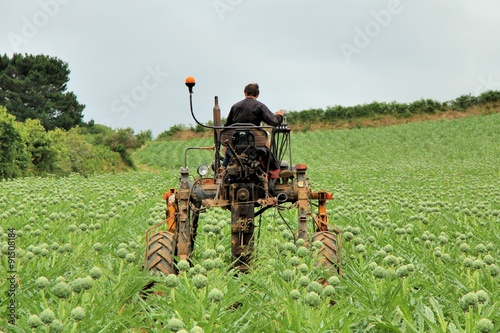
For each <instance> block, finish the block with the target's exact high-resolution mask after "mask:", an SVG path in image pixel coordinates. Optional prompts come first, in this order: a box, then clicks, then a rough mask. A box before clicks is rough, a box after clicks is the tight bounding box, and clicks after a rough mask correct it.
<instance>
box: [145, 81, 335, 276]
mask: <svg viewBox="0 0 500 333" xmlns="http://www.w3.org/2000/svg"><path fill="white" fill-rule="evenodd" d="M186 85H187V86H188V88H189V102H190V109H191V115H192V117H193V119H194V120H195V121H196V122H197V123H198V124H199V125H201V126H203V127H206V128H210V129H211V130H213V133H214V145H213V146H211V147H189V148H187V149H186V151H185V158H184V167H182V168H181V169H180V185H179V188H171V189H170V190H169V191H168V192H167V193H165V196H164V199H165V201H166V204H167V213H166V220H165V221H163V222H162V223H160V224H157V225H155V226H153V227H152V228H150V229H149V230H148V232H147V233H146V255H145V265H146V267H147V268H148V269H149V270H151V271H152V272H162V273H164V274H176V273H177V269H176V261H177V260H188V261H189V259H190V256H191V254H192V251H193V248H194V245H195V240H196V234H197V228H198V220H199V217H200V214H202V213H203V212H205V211H206V210H207V209H210V208H212V207H221V208H223V209H227V210H229V211H230V212H231V234H232V235H231V250H232V260H233V265H234V266H235V267H237V268H239V269H240V270H241V271H246V270H247V269H248V267H249V265H250V263H251V259H252V253H253V249H254V231H255V229H256V228H257V224H256V218H257V217H259V215H261V214H262V213H264V212H265V211H266V210H268V209H270V208H278V209H290V208H297V210H298V228H297V232H296V234H295V239H296V240H297V239H299V238H301V239H303V240H304V241H305V242H304V246H308V244H312V243H314V242H315V241H321V247H320V249H319V252H318V254H319V258H318V264H320V265H323V266H325V268H327V269H329V270H332V272H333V273H335V274H340V273H341V269H340V264H341V248H340V245H341V239H340V236H341V235H340V231H339V230H338V229H337V228H335V227H332V226H330V225H329V224H328V215H327V212H326V203H327V201H328V200H331V199H333V196H332V194H331V193H328V192H324V191H319V192H313V191H312V190H311V188H310V186H309V180H308V178H307V176H306V171H307V166H306V165H305V164H296V165H295V166H291V165H292V163H291V162H292V153H291V142H290V129H289V127H288V125H287V124H286V121H284V122H283V123H284V124H282V125H280V126H277V127H269V126H255V125H252V124H234V125H231V126H227V127H224V126H221V115H220V108H219V106H218V98H217V97H215V105H214V108H213V126H207V125H203V124H201V123H200V122H199V121H198V120H197V119H196V117H195V115H194V112H193V99H192V95H193V87H194V85H195V81H194V79H193V78H192V77H188V78H187V79H186ZM222 147H225V151H226V154H228V155H229V164H228V165H227V167H223V166H222V163H221V161H222V153H221V148H222ZM191 150H211V151H213V152H214V156H213V159H212V161H211V162H210V164H209V165H210V166H209V165H200V166H198V168H197V174H198V175H197V176H194V177H190V172H189V171H190V170H189V168H188V167H187V165H186V164H187V163H186V162H187V154H188V152H189V151H191ZM285 157H286V158H287V159H288V162H286V161H285ZM273 165H278V166H279V168H278V169H274V170H273V167H272V166H273ZM313 201H316V202H317V203H315V204H314V203H313ZM285 204H287V205H286V206H285ZM313 206H316V207H317V208H316V209H315V210H316V212H313V211H312V207H313ZM309 223H311V225H310V224H309ZM162 226H163V228H161V229H163V230H159V231H155V230H158V229H160V227H162ZM164 229H166V230H164ZM153 231H155V232H153ZM310 231H311V232H310Z"/></svg>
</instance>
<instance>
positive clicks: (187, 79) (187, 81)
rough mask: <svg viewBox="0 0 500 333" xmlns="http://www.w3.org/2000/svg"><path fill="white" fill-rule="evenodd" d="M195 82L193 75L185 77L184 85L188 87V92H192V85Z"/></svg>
mask: <svg viewBox="0 0 500 333" xmlns="http://www.w3.org/2000/svg"><path fill="white" fill-rule="evenodd" d="M195 84H196V81H195V79H194V77H192V76H188V77H187V78H186V86H187V87H188V88H189V93H193V87H194V85H195Z"/></svg>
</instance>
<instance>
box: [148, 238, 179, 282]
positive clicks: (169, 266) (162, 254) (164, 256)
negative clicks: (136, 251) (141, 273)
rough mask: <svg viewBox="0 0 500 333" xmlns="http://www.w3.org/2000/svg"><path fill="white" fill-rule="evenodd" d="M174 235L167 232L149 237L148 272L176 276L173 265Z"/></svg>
mask: <svg viewBox="0 0 500 333" xmlns="http://www.w3.org/2000/svg"><path fill="white" fill-rule="evenodd" d="M174 254H175V235H174V234H173V233H171V232H168V231H159V232H156V233H154V234H153V235H151V237H150V238H149V242H148V252H147V254H146V255H147V260H148V270H150V271H151V272H153V274H156V273H158V272H161V273H163V274H176V273H177V272H176V269H175V264H174Z"/></svg>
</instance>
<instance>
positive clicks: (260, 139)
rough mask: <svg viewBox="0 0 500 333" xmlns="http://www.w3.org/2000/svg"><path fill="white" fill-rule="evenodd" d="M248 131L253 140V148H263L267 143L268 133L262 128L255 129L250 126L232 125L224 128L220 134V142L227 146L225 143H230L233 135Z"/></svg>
mask: <svg viewBox="0 0 500 333" xmlns="http://www.w3.org/2000/svg"><path fill="white" fill-rule="evenodd" d="M247 131H250V132H251V133H252V134H253V136H254V138H255V147H265V146H266V143H267V141H268V133H267V131H266V130H264V129H263V128H259V127H255V126H254V125H252V124H234V125H231V126H228V127H227V128H224V129H223V130H221V132H220V142H221V144H222V145H223V146H227V144H226V141H227V142H232V140H233V137H234V134H235V133H237V132H247Z"/></svg>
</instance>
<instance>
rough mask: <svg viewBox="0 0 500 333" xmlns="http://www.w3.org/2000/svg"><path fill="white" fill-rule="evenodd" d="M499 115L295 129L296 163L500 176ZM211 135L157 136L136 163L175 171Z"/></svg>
mask: <svg viewBox="0 0 500 333" xmlns="http://www.w3.org/2000/svg"><path fill="white" fill-rule="evenodd" d="M499 133H500V114H493V115H489V116H473V117H470V118H466V119H452V120H439V121H425V122H416V123H408V124H402V125H397V126H389V127H379V128H364V129H350V130H319V131H309V132H293V133H292V151H293V159H294V160H293V161H292V162H293V163H295V164H296V163H306V164H307V165H308V166H309V171H310V173H311V174H324V173H326V174H329V175H331V176H332V177H334V178H332V179H335V181H339V180H340V181H343V180H350V179H360V178H369V177H372V176H378V175H380V176H384V175H387V176H389V175H393V174H398V175H399V174H402V175H419V174H423V173H431V174H457V175H458V174H464V173H465V174H474V173H487V174H491V175H496V176H498V175H499V173H498V172H499V170H500V163H498V156H500V135H499ZM211 145H213V139H212V138H198V139H193V140H185V141H184V140H180V141H153V142H149V143H148V144H147V145H146V146H145V147H144V148H143V149H142V150H140V151H138V152H137V153H136V154H135V155H134V160H135V162H136V163H137V164H138V165H148V166H149V167H151V168H155V169H159V170H175V171H178V169H179V168H180V167H181V166H182V165H183V163H184V150H185V149H186V148H187V147H196V146H211ZM188 156H189V157H188V167H191V168H195V167H196V166H197V165H198V164H200V163H210V161H211V152H197V151H194V152H193V151H191V152H189V155H188Z"/></svg>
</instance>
